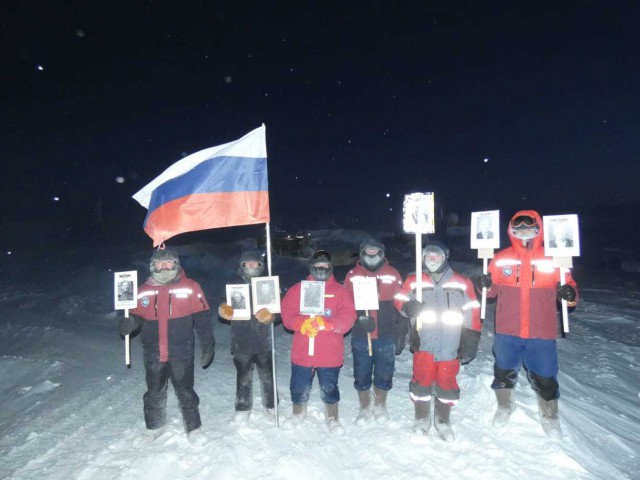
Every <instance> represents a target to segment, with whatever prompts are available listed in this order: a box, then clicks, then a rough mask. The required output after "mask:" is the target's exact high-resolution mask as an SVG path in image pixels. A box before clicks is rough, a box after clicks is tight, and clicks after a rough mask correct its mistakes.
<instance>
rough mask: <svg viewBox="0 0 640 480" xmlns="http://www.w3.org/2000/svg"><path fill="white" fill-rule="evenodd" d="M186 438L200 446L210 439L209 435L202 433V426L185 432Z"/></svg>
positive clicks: (192, 443)
mask: <svg viewBox="0 0 640 480" xmlns="http://www.w3.org/2000/svg"><path fill="white" fill-rule="evenodd" d="M187 438H188V439H189V443H190V444H191V445H194V446H196V447H201V446H202V445H205V444H207V443H209V442H210V441H211V439H210V438H209V436H208V435H207V434H206V433H204V430H202V427H200V428H197V429H196V430H191V431H190V432H189V433H187Z"/></svg>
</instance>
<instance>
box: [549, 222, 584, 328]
mask: <svg viewBox="0 0 640 480" xmlns="http://www.w3.org/2000/svg"><path fill="white" fill-rule="evenodd" d="M542 225H543V229H544V254H545V256H547V257H553V264H554V267H556V268H559V269H560V285H564V284H565V283H566V274H567V271H568V270H569V269H571V268H572V267H573V257H579V256H580V230H579V228H578V215H576V214H570V215H545V216H543V217H542ZM560 303H561V304H562V329H563V331H564V332H565V333H568V332H569V309H568V307H567V301H566V300H562V301H561V302H560Z"/></svg>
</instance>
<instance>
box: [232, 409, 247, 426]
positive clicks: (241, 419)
mask: <svg viewBox="0 0 640 480" xmlns="http://www.w3.org/2000/svg"><path fill="white" fill-rule="evenodd" d="M250 416H251V410H236V412H235V413H234V414H233V423H246V422H248V421H249V417H250Z"/></svg>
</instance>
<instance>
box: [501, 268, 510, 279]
mask: <svg viewBox="0 0 640 480" xmlns="http://www.w3.org/2000/svg"><path fill="white" fill-rule="evenodd" d="M512 274H513V269H512V268H511V267H504V268H503V269H502V275H504V276H505V277H510V276H511V275H512Z"/></svg>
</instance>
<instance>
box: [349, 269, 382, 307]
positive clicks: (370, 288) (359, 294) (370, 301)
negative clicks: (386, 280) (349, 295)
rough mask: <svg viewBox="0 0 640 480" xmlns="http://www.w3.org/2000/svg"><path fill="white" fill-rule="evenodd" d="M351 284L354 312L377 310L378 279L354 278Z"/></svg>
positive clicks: (378, 305)
mask: <svg viewBox="0 0 640 480" xmlns="http://www.w3.org/2000/svg"><path fill="white" fill-rule="evenodd" d="M351 283H352V284H353V301H354V304H355V307H356V310H379V309H380V304H379V303H378V279H377V278H376V277H362V276H355V277H352V278H351Z"/></svg>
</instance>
